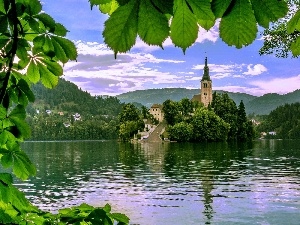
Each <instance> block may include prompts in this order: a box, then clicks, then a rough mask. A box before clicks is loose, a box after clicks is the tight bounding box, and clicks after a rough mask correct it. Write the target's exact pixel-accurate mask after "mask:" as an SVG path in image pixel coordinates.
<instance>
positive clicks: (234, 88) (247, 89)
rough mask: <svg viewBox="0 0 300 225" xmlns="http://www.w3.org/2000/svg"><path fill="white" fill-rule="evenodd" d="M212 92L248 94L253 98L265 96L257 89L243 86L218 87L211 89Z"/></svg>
mask: <svg viewBox="0 0 300 225" xmlns="http://www.w3.org/2000/svg"><path fill="white" fill-rule="evenodd" d="M213 90H222V91H229V92H240V93H248V94H251V95H254V96H259V95H263V94H265V92H264V91H263V90H262V89H260V88H258V87H245V86H238V85H226V86H218V87H213Z"/></svg>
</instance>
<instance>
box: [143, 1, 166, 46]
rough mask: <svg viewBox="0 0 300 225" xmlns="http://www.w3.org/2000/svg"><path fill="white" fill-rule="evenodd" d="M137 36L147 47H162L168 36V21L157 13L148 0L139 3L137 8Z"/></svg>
mask: <svg viewBox="0 0 300 225" xmlns="http://www.w3.org/2000/svg"><path fill="white" fill-rule="evenodd" d="M138 34H139V36H140V38H141V39H142V40H143V41H144V42H146V43H147V44H149V45H159V46H162V43H163V42H164V40H166V39H167V37H168V36H169V24H168V19H167V17H166V16H165V15H164V14H161V13H160V12H158V11H157V10H156V9H155V8H154V6H153V5H152V4H151V1H150V0H143V1H141V4H140V8H139V21H138Z"/></svg>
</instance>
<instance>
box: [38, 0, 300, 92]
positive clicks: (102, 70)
mask: <svg viewBox="0 0 300 225" xmlns="http://www.w3.org/2000/svg"><path fill="white" fill-rule="evenodd" d="M42 4H43V10H44V11H45V12H46V13H48V14H50V15H51V16H52V17H53V18H54V19H55V20H56V22H59V23H62V24H63V25H64V26H65V27H66V28H67V29H68V30H69V33H68V35H67V38H68V39H70V40H72V41H73V42H74V43H75V45H76V47H77V50H78V59H77V61H76V62H75V61H72V62H69V63H67V64H66V65H65V66H64V78H65V79H66V80H69V81H71V82H73V83H75V84H76V85H77V86H79V87H80V88H81V89H82V90H84V91H88V92H89V93H90V94H91V95H110V96H116V95H119V94H122V93H126V92H130V91H135V90H145V89H153V88H156V89H157V88H159V89H160V88H188V89H199V88H200V79H201V78H202V75H203V67H204V60H205V57H207V58H208V66H209V70H210V77H211V79H212V82H213V90H225V91H230V92H241V93H247V94H251V95H254V96H261V95H264V94H267V93H278V94H286V93H289V92H292V91H294V90H297V89H300V67H299V62H300V61H299V60H300V59H295V58H294V59H292V58H287V59H281V58H276V57H275V56H274V55H268V56H260V55H259V53H258V51H259V49H260V48H261V47H262V44H263V41H262V37H261V36H260V35H259V34H258V36H257V39H256V40H255V41H254V42H253V43H252V44H251V45H249V46H247V47H244V48H242V49H236V48H235V47H229V46H227V45H226V44H225V43H224V42H223V41H222V39H221V38H220V37H219V31H218V22H216V24H215V26H214V27H213V28H212V29H211V30H210V31H208V32H207V31H205V30H204V29H200V31H199V34H198V39H197V41H196V42H195V44H194V45H192V46H191V47H190V48H188V49H187V50H186V53H185V54H183V52H182V50H181V49H180V48H177V47H175V46H174V45H173V44H172V41H171V40H170V39H167V40H166V41H165V42H164V44H163V47H164V50H162V49H161V48H159V47H155V46H148V45H146V44H144V43H143V42H142V41H141V40H139V39H137V41H136V45H135V46H134V47H133V48H132V49H131V50H130V51H129V52H127V53H124V54H118V56H117V59H115V58H114V53H113V51H112V50H110V49H109V48H107V46H106V45H105V44H104V42H103V37H102V32H103V29H104V21H105V20H106V19H107V18H108V17H107V15H104V14H101V13H100V11H99V10H98V9H97V7H94V8H93V10H91V7H90V4H89V2H88V0H60V1H53V0H42Z"/></svg>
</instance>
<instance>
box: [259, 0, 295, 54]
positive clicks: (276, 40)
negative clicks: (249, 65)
mask: <svg viewBox="0 0 300 225" xmlns="http://www.w3.org/2000/svg"><path fill="white" fill-rule="evenodd" d="M287 3H288V6H289V12H288V14H287V15H286V16H285V17H284V18H283V19H280V20H279V21H277V22H276V23H273V24H272V26H271V27H270V28H268V29H265V30H264V31H263V36H264V37H265V38H264V45H263V47H262V48H261V49H260V50H259V53H260V54H261V55H264V54H265V55H266V54H275V56H276V57H283V58H287V57H288V56H290V55H292V56H293V57H298V56H299V55H300V48H299V46H300V23H299V18H300V11H299V9H300V1H299V0H288V1H287Z"/></svg>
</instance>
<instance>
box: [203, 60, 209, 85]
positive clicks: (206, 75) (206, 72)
mask: <svg viewBox="0 0 300 225" xmlns="http://www.w3.org/2000/svg"><path fill="white" fill-rule="evenodd" d="M202 80H210V77H209V68H208V66H207V57H205V65H204V72H203V77H202Z"/></svg>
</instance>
